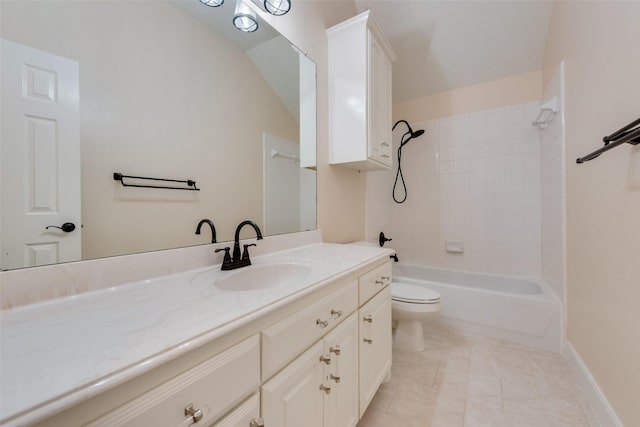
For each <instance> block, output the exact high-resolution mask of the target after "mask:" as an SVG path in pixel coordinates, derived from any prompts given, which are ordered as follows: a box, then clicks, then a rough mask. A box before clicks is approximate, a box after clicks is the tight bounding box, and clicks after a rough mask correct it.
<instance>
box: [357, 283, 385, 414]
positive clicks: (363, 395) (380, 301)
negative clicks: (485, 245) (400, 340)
mask: <svg viewBox="0 0 640 427" xmlns="http://www.w3.org/2000/svg"><path fill="white" fill-rule="evenodd" d="M359 314H360V319H359V328H360V331H359V335H360V337H359V346H360V360H359V362H360V363H359V368H360V369H359V373H360V416H361V417H362V415H363V414H364V411H365V410H366V409H367V406H369V403H370V402H371V399H373V395H374V394H375V393H376V391H377V390H378V387H379V386H380V384H381V383H382V380H383V379H384V378H385V376H386V375H387V373H388V372H389V370H390V369H391V291H390V287H389V286H387V287H386V288H385V289H383V290H382V291H380V293H379V294H378V295H376V296H375V297H374V298H373V299H372V300H371V301H369V302H368V303H367V304H365V305H363V306H362V308H361V309H360V310H359Z"/></svg>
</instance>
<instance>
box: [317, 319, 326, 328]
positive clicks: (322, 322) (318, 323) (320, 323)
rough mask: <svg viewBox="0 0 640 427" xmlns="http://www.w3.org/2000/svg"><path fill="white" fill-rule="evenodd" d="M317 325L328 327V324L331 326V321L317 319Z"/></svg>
mask: <svg viewBox="0 0 640 427" xmlns="http://www.w3.org/2000/svg"><path fill="white" fill-rule="evenodd" d="M316 325H318V326H320V327H321V328H326V327H327V326H329V322H327V321H326V320H322V319H317V320H316Z"/></svg>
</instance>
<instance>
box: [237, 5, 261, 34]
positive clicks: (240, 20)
mask: <svg viewBox="0 0 640 427" xmlns="http://www.w3.org/2000/svg"><path fill="white" fill-rule="evenodd" d="M233 25H234V26H235V27H236V28H237V29H239V30H240V31H244V32H245V33H253V32H254V31H256V30H257V29H258V18H257V17H256V13H255V12H254V11H253V9H251V8H250V7H249V6H247V5H246V4H245V3H244V2H243V1H242V0H237V2H236V11H235V12H234V14H233Z"/></svg>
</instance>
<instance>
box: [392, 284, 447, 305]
mask: <svg viewBox="0 0 640 427" xmlns="http://www.w3.org/2000/svg"><path fill="white" fill-rule="evenodd" d="M391 299H392V300H393V301H398V302H404V303H410V304H437V303H439V302H440V294H439V293H438V292H436V291H433V290H431V289H427V288H424V287H422V286H418V285H411V284H409V283H404V282H391Z"/></svg>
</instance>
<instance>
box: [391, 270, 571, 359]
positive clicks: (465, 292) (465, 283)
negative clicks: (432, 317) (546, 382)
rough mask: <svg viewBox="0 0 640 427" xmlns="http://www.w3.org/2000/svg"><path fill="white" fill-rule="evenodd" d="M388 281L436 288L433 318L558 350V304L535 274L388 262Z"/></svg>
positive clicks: (535, 346)
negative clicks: (436, 310)
mask: <svg viewBox="0 0 640 427" xmlns="http://www.w3.org/2000/svg"><path fill="white" fill-rule="evenodd" d="M393 281H394V282H395V281H398V282H399V281H402V282H405V283H411V284H415V285H419V286H424V287H426V288H429V289H432V290H434V291H437V292H439V293H440V300H441V302H440V304H441V306H442V311H441V313H440V319H439V320H440V321H441V322H443V323H445V324H448V325H449V326H451V327H453V328H455V329H458V330H463V331H466V332H470V333H474V334H480V335H486V336H490V337H494V338H498V339H502V340H506V341H511V342H514V343H517V344H522V345H526V346H529V347H534V348H539V349H543V350H548V351H555V352H560V351H561V350H562V305H561V304H560V301H559V300H558V299H557V298H556V297H555V295H553V294H552V293H551V291H550V290H549V288H548V287H547V285H546V284H545V283H544V282H543V281H541V280H535V279H522V278H517V277H509V276H499V275H493V274H484V273H472V272H467V271H454V270H445V269H440V268H432V267H426V266H421V265H414V264H402V263H401V264H396V263H394V264H393ZM425 331H426V333H427V334H428V333H429V332H428V326H427V328H426V329H425Z"/></svg>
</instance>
